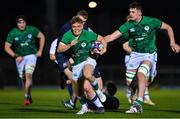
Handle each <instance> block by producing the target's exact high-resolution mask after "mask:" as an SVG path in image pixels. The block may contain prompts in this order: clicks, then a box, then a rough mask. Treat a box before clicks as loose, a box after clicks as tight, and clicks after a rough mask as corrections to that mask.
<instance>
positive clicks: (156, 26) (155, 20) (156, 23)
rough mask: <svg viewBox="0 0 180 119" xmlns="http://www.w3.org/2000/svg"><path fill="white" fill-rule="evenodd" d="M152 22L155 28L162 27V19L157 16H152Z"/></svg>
mask: <svg viewBox="0 0 180 119" xmlns="http://www.w3.org/2000/svg"><path fill="white" fill-rule="evenodd" d="M152 24H153V27H154V28H161V26H162V21H160V20H159V19H157V18H152Z"/></svg>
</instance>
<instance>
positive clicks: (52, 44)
mask: <svg viewBox="0 0 180 119" xmlns="http://www.w3.org/2000/svg"><path fill="white" fill-rule="evenodd" d="M56 46H57V39H55V40H54V41H53V42H52V43H51V47H50V50H49V54H55V52H56Z"/></svg>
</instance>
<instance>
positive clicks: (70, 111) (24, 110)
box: [14, 107, 74, 113]
mask: <svg viewBox="0 0 180 119" xmlns="http://www.w3.org/2000/svg"><path fill="white" fill-rule="evenodd" d="M14 110H16V111H20V112H50V113H72V110H66V109H64V110H63V109H40V108H29V107H28V108H16V109H14ZM73 111H74V110H73Z"/></svg>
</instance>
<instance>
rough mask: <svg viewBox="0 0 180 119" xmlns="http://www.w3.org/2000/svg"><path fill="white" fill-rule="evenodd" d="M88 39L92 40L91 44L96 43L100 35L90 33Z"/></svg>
mask: <svg viewBox="0 0 180 119" xmlns="http://www.w3.org/2000/svg"><path fill="white" fill-rule="evenodd" d="M88 38H90V40H91V42H93V41H96V40H97V38H98V34H96V33H94V32H90V31H89V32H88Z"/></svg>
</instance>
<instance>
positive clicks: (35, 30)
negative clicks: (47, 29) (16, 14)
mask: <svg viewBox="0 0 180 119" xmlns="http://www.w3.org/2000/svg"><path fill="white" fill-rule="evenodd" d="M30 27H31V32H32V34H33V35H34V36H35V37H37V36H38V34H39V32H40V31H39V29H38V28H36V27H34V26H30Z"/></svg>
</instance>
